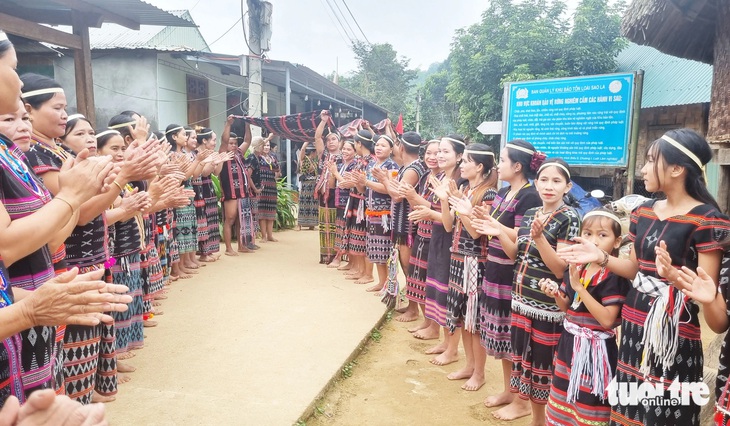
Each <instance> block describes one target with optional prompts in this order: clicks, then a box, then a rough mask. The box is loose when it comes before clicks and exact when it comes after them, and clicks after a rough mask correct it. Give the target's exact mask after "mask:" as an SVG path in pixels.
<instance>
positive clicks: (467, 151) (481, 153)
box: [464, 149, 494, 157]
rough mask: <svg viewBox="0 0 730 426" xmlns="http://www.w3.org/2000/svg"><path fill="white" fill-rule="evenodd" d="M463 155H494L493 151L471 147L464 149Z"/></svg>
mask: <svg viewBox="0 0 730 426" xmlns="http://www.w3.org/2000/svg"><path fill="white" fill-rule="evenodd" d="M464 155H491V156H492V157H494V153H493V152H492V151H475V150H471V149H466V150H464Z"/></svg>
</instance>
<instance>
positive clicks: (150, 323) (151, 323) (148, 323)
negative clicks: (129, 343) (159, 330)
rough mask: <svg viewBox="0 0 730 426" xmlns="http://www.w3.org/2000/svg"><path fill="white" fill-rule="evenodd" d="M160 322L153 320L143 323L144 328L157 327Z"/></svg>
mask: <svg viewBox="0 0 730 426" xmlns="http://www.w3.org/2000/svg"><path fill="white" fill-rule="evenodd" d="M157 324H158V322H157V321H153V320H146V321H142V327H157Z"/></svg>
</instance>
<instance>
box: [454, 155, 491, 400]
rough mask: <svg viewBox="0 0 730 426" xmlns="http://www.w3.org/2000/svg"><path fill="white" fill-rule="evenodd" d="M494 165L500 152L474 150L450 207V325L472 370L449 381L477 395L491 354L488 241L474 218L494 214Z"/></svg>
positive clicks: (467, 157) (466, 157)
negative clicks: (484, 324) (483, 324)
mask: <svg viewBox="0 0 730 426" xmlns="http://www.w3.org/2000/svg"><path fill="white" fill-rule="evenodd" d="M494 163H495V161H494V152H492V149H491V148H489V147H488V146H487V145H484V144H479V143H477V144H472V145H469V146H468V147H467V149H466V150H465V151H464V157H463V161H462V162H461V165H460V166H459V169H460V171H461V178H462V179H464V180H465V181H466V182H465V183H464V184H462V186H461V188H460V190H459V191H451V192H450V194H449V195H450V196H449V204H450V205H451V210H452V212H453V214H454V216H455V217H453V219H452V220H453V226H452V229H453V233H454V236H453V242H452V244H451V261H450V264H449V294H448V297H447V299H446V304H447V311H448V312H447V316H446V324H447V326H448V327H449V331H450V332H451V333H454V332H455V331H456V329H457V328H461V336H462V339H461V341H462V342H463V344H464V353H465V354H466V365H465V366H464V368H462V369H461V370H459V371H456V372H453V373H451V374H449V375H448V376H447V378H448V379H449V380H463V379H468V380H467V381H466V383H464V385H462V387H461V388H462V389H464V390H467V391H477V390H479V389H480V388H481V387H482V386H483V385H484V366H485V363H486V358H487V353H486V351H485V350H484V348H483V347H482V345H481V340H480V337H479V300H480V299H484V295H483V293H482V280H483V279H484V270H485V267H486V263H487V243H488V238H487V237H486V236H482V235H481V234H480V233H478V232H477V230H476V228H475V227H474V223H473V219H474V218H475V216H477V214H476V213H477V212H482V213H486V212H488V211H489V210H491V205H492V201H493V200H494V196H495V195H496V193H497V191H496V185H497V173H496V172H495V170H494ZM444 226H445V227H446V224H444ZM447 229H448V228H447Z"/></svg>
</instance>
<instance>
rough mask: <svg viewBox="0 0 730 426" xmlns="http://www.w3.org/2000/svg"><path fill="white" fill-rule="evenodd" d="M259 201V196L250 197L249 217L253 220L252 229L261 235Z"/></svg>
mask: <svg viewBox="0 0 730 426" xmlns="http://www.w3.org/2000/svg"><path fill="white" fill-rule="evenodd" d="M260 199H261V195H256V196H252V197H250V200H251V217H252V218H253V227H254V229H256V233H257V234H260V233H261V224H260V223H259V219H261V218H260V217H259V200H260Z"/></svg>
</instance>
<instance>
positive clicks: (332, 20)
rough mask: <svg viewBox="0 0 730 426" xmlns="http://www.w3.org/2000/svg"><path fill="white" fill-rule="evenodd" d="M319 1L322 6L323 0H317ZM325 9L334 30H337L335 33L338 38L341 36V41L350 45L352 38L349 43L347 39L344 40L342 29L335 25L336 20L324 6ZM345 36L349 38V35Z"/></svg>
mask: <svg viewBox="0 0 730 426" xmlns="http://www.w3.org/2000/svg"><path fill="white" fill-rule="evenodd" d="M319 2H320V3H322V6H325V4H324V0H319ZM325 11H326V12H327V16H328V17H329V18H330V21H331V22H332V25H333V26H334V27H335V30H337V33H338V34H339V35H340V38H342V41H344V42H345V44H348V45H352V39H350V43H348V42H347V40H345V36H344V35H342V31H340V27H338V26H337V22H335V20H334V18H332V14H331V13H330V11H329V10H327V9H326V8H325ZM347 37H348V38H349V37H350V36H347Z"/></svg>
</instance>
